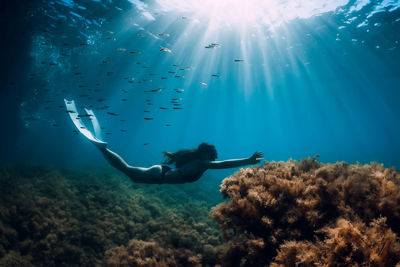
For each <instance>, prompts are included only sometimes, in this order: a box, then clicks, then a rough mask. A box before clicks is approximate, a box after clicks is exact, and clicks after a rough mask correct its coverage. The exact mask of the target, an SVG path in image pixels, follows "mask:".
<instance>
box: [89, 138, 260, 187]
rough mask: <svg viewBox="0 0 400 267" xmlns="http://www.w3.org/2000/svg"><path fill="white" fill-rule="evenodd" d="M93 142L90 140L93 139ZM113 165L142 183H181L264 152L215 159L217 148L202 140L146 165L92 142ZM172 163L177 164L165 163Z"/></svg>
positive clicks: (253, 160)
mask: <svg viewBox="0 0 400 267" xmlns="http://www.w3.org/2000/svg"><path fill="white" fill-rule="evenodd" d="M92 142H93V141H92ZM93 143H94V144H95V145H96V146H97V147H98V148H99V149H100V151H101V152H102V153H103V155H104V157H105V158H106V159H107V161H108V162H109V163H110V164H111V166H113V167H114V168H116V169H118V170H120V171H121V172H123V173H124V174H125V175H127V176H128V177H129V178H130V179H131V180H132V181H133V182H136V183H145V184H183V183H191V182H195V181H197V180H198V179H200V177H201V176H202V175H203V173H204V172H205V171H206V170H208V169H227V168H235V167H241V166H246V165H251V164H257V163H259V162H260V161H261V160H262V157H263V153H262V152H255V153H254V154H253V155H252V156H251V157H249V158H244V159H230V160H223V161H215V159H216V158H217V150H216V149H215V146H214V145H212V144H208V143H201V144H200V145H199V146H198V147H197V148H195V149H191V150H180V151H178V152H175V153H171V152H163V153H164V156H165V157H166V161H165V162H164V164H161V165H154V166H151V167H149V168H142V167H133V166H130V165H128V164H127V163H126V162H125V161H124V160H123V159H122V158H121V157H120V156H119V155H118V154H117V153H115V152H113V151H111V150H110V149H108V148H107V147H106V146H107V145H106V144H105V145H104V144H99V143H96V142H93ZM169 164H174V165H175V167H176V168H171V167H169V166H168V165H169Z"/></svg>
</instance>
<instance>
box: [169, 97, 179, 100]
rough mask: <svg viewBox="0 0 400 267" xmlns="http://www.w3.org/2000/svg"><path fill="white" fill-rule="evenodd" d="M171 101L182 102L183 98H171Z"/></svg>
mask: <svg viewBox="0 0 400 267" xmlns="http://www.w3.org/2000/svg"><path fill="white" fill-rule="evenodd" d="M171 100H182V98H181V97H179V98H171Z"/></svg>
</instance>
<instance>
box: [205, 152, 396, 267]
mask: <svg viewBox="0 0 400 267" xmlns="http://www.w3.org/2000/svg"><path fill="white" fill-rule="evenodd" d="M399 178H400V175H399V173H398V172H397V171H396V170H395V169H387V168H384V167H383V165H379V164H376V163H372V164H371V165H360V164H352V165H348V164H346V163H343V162H341V163H336V164H322V163H318V162H317V160H316V157H313V158H308V159H303V160H302V161H301V162H298V161H294V160H289V161H288V162H265V165H264V166H257V167H254V168H247V169H241V170H240V171H239V172H237V173H235V174H234V175H232V176H231V177H230V178H229V179H225V180H224V181H223V184H222V185H221V193H222V195H223V197H224V198H226V199H229V201H228V202H224V203H222V204H220V205H218V206H217V207H215V208H214V209H213V210H212V217H213V219H214V220H215V221H216V222H217V223H218V225H219V227H220V228H221V230H222V234H223V237H224V239H225V240H226V242H227V244H228V247H229V248H228V250H227V252H226V253H225V254H224V256H223V260H222V262H223V265H226V266H265V265H266V264H270V265H271V266H316V265H318V266H320V265H324V266H350V265H351V266H395V265H396V264H397V263H399V261H400V242H399V239H398V235H399V232H400V179H399Z"/></svg>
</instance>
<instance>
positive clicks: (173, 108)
mask: <svg viewBox="0 0 400 267" xmlns="http://www.w3.org/2000/svg"><path fill="white" fill-rule="evenodd" d="M173 109H183V108H179V107H173Z"/></svg>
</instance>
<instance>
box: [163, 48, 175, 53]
mask: <svg viewBox="0 0 400 267" xmlns="http://www.w3.org/2000/svg"><path fill="white" fill-rule="evenodd" d="M160 51H165V52H168V53H171V52H172V51H171V49H168V48H165V47H163V48H161V49H160Z"/></svg>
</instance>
